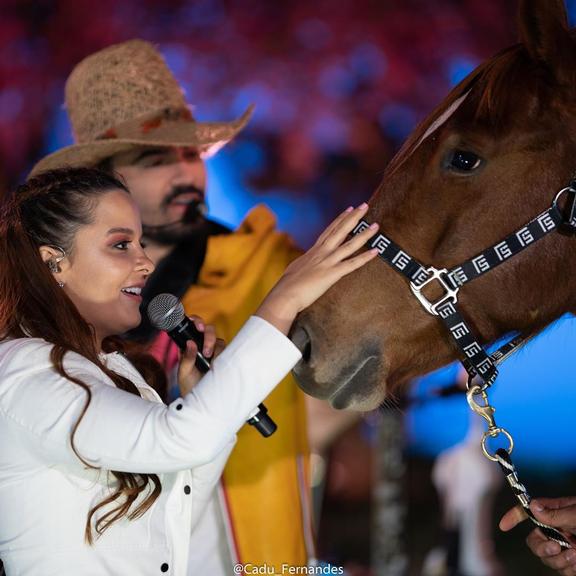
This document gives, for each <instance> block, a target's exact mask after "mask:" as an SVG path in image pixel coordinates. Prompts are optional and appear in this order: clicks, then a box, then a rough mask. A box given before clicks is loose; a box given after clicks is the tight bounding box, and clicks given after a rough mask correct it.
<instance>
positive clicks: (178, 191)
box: [162, 184, 204, 206]
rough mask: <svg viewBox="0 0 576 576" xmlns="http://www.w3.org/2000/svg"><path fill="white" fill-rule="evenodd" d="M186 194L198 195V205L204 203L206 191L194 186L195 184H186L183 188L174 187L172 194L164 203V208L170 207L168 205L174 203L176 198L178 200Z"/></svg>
mask: <svg viewBox="0 0 576 576" xmlns="http://www.w3.org/2000/svg"><path fill="white" fill-rule="evenodd" d="M184 194H196V196H198V199H197V200H196V201H195V202H197V203H203V202H204V190H202V189H201V188H198V187H197V186H194V185H193V184H186V185H182V186H174V187H173V188H172V190H171V191H170V194H168V196H167V197H166V198H164V201H163V202H162V203H163V204H164V206H168V204H170V203H171V202H173V201H174V200H175V199H176V198H178V196H182V195H184Z"/></svg>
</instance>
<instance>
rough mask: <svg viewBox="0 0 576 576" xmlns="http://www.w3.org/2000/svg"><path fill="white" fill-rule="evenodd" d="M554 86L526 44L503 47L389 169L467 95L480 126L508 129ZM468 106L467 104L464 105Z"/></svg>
mask: <svg viewBox="0 0 576 576" xmlns="http://www.w3.org/2000/svg"><path fill="white" fill-rule="evenodd" d="M553 85H554V80H553V77H552V73H551V72H550V71H549V70H548V69H547V68H546V67H545V66H544V65H538V64H536V63H535V62H534V61H533V60H532V59H531V58H530V56H529V54H528V51H527V50H526V49H525V48H524V46H523V45H522V44H515V45H513V46H511V47H509V48H506V49H505V50H502V51H501V52H499V53H498V54H496V55H495V56H493V57H492V58H490V59H489V60H487V61H486V62H484V63H482V64H481V65H479V66H478V67H477V68H476V69H475V70H474V71H472V72H471V73H470V74H469V75H468V76H467V77H466V78H464V80H462V81H461V82H460V83H459V84H458V85H457V86H455V87H454V88H453V89H452V91H451V92H450V93H449V94H448V96H447V97H446V98H445V99H444V100H443V101H442V102H441V103H440V104H439V105H438V106H437V107H436V108H435V109H434V110H433V111H432V113H431V114H430V115H429V116H428V117H427V118H426V119H424V120H423V121H422V122H421V123H420V124H419V125H418V126H417V127H416V129H415V130H414V131H413V132H412V134H411V135H410V136H409V137H408V139H407V140H406V142H405V143H404V144H403V146H402V147H401V148H400V150H399V151H398V153H397V154H396V155H395V156H394V158H392V160H391V161H390V163H389V164H388V166H387V168H386V171H385V178H386V176H389V175H391V174H393V173H394V172H395V171H396V170H397V169H398V168H399V167H400V166H401V165H402V164H403V163H404V161H405V160H406V159H407V158H408V157H409V156H410V155H411V154H412V152H413V151H414V150H415V149H416V148H417V146H418V145H419V144H420V142H421V141H422V139H423V138H424V136H425V135H426V132H427V131H428V130H429V129H430V127H431V126H432V125H433V124H434V122H436V121H437V120H438V119H439V118H440V117H441V116H442V115H443V114H444V113H446V111H447V110H449V108H450V107H451V106H453V105H455V103H456V102H457V101H458V100H459V99H461V98H462V99H464V98H465V107H466V110H467V114H469V117H470V118H472V120H473V121H474V123H476V124H477V125H483V126H486V127H488V128H490V129H492V130H504V129H506V128H507V127H508V126H510V124H511V123H512V122H514V121H515V120H516V121H518V119H522V118H526V114H527V113H528V112H529V111H530V107H533V106H534V103H535V99H534V95H535V94H536V95H538V98H537V100H536V102H538V103H539V104H540V105H542V103H543V102H546V101H547V99H545V98H543V96H544V90H547V89H549V88H551V87H552V86H553ZM463 106H464V104H463Z"/></svg>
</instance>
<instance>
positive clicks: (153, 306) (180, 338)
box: [147, 294, 277, 438]
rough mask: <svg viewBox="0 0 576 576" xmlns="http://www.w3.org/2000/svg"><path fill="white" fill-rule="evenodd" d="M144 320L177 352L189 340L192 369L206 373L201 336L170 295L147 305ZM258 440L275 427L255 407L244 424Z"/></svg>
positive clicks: (265, 412)
mask: <svg viewBox="0 0 576 576" xmlns="http://www.w3.org/2000/svg"><path fill="white" fill-rule="evenodd" d="M147 312H148V318H149V319H150V322H151V323H152V325H153V326H154V327H155V328H157V329H158V330H164V331H165V332H167V333H168V336H170V338H172V340H174V342H176V344H177V345H178V347H179V348H180V350H182V351H184V350H186V343H187V342H188V340H193V341H194V342H195V343H196V346H197V347H198V352H197V353H196V368H198V370H200V372H202V373H203V374H205V373H206V372H208V370H210V362H209V361H208V360H207V359H206V358H205V357H204V356H203V355H202V352H201V351H202V347H203V345H204V334H202V332H199V331H198V330H197V329H196V326H194V323H193V322H192V321H191V320H190V319H189V318H188V317H187V316H186V314H185V313H184V306H182V302H180V301H179V300H178V298H176V296H174V295H173V294H158V296H155V297H154V298H152V300H151V301H150V304H148V309H147ZM247 422H248V424H250V425H251V426H254V427H255V428H256V430H258V432H260V434H262V436H264V437H265V438H268V436H271V435H272V434H274V432H276V428H277V426H276V423H275V422H274V420H272V418H270V416H268V409H267V408H266V406H264V404H259V405H258V408H256V409H255V410H254V411H253V412H251V413H250V417H249V419H248V420H247Z"/></svg>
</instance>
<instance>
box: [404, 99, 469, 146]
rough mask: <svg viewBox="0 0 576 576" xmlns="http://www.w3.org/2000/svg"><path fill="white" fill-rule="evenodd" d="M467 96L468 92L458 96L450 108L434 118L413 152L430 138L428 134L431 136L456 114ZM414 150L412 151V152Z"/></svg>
mask: <svg viewBox="0 0 576 576" xmlns="http://www.w3.org/2000/svg"><path fill="white" fill-rule="evenodd" d="M468 94H470V91H468V92H466V94H463V95H462V96H460V98H458V99H457V100H454V102H452V104H451V106H449V107H448V108H446V110H444V112H442V114H440V116H438V118H436V120H434V122H432V124H430V126H429V127H428V130H426V132H425V133H424V136H422V138H420V140H418V144H416V146H414V150H416V149H417V148H418V146H420V144H422V142H424V140H426V138H428V136H430V134H432V133H433V132H436V130H438V128H440V126H442V124H445V123H446V122H447V121H448V119H449V118H450V117H451V116H452V114H454V112H456V110H458V108H460V105H461V104H462V102H464V100H466V98H467V97H468ZM414 150H412V152H414Z"/></svg>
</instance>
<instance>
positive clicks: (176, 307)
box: [147, 294, 184, 331]
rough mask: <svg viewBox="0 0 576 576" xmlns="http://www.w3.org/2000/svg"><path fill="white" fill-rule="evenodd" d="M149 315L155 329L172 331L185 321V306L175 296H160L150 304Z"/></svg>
mask: <svg viewBox="0 0 576 576" xmlns="http://www.w3.org/2000/svg"><path fill="white" fill-rule="evenodd" d="M147 313H148V318H149V319H150V322H151V323H152V326H154V328H158V330H166V331H170V330H172V329H173V328H176V326H178V324H180V322H182V320H183V319H184V306H182V302H180V300H178V298H176V296H174V295H173V294H158V296H155V297H154V298H152V300H151V301H150V304H148V308H147Z"/></svg>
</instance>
